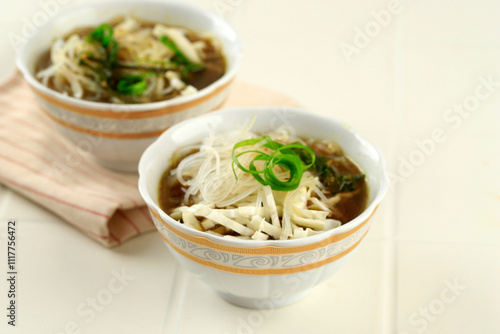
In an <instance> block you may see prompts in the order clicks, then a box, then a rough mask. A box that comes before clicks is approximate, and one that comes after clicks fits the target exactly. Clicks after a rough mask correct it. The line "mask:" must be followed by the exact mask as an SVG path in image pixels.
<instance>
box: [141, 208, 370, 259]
mask: <svg viewBox="0 0 500 334" xmlns="http://www.w3.org/2000/svg"><path fill="white" fill-rule="evenodd" d="M377 208H378V206H376V207H375V209H374V210H373V212H372V214H371V215H370V216H369V217H368V218H367V219H366V220H365V221H363V222H362V223H361V224H359V225H358V226H356V227H355V228H353V229H351V230H349V231H346V232H343V233H339V234H334V235H332V236H330V237H328V238H326V239H323V240H321V241H318V242H316V243H312V244H308V245H302V246H292V247H277V246H263V247H249V248H246V247H235V246H228V245H223V244H220V243H217V242H214V241H212V240H210V239H208V238H205V237H198V236H194V235H190V234H187V233H184V232H182V231H180V230H178V229H176V228H174V227H172V226H170V225H169V224H168V223H166V222H165V221H163V219H161V217H160V214H159V213H158V212H156V211H154V210H152V209H151V208H149V211H150V212H151V214H152V215H153V216H154V217H155V218H156V219H157V220H158V221H159V222H161V223H162V225H163V226H165V228H167V229H168V230H169V231H171V232H172V233H174V234H176V235H177V236H178V237H180V238H182V239H184V240H187V241H189V242H192V243H194V244H196V245H199V246H203V247H207V248H211V249H214V250H218V251H223V252H227V253H236V254H245V255H287V254H295V253H303V252H307V251H311V250H314V249H318V248H322V247H325V246H328V245H329V244H332V243H334V242H338V241H340V240H342V239H345V238H347V237H349V236H351V235H353V234H354V233H356V232H357V231H358V230H360V229H361V228H363V226H365V225H366V224H367V223H368V221H369V220H370V219H371V217H372V216H373V214H374V213H375V211H377ZM160 234H161V232H160ZM162 236H163V234H162Z"/></svg>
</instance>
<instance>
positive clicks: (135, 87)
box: [116, 72, 154, 95]
mask: <svg viewBox="0 0 500 334" xmlns="http://www.w3.org/2000/svg"><path fill="white" fill-rule="evenodd" d="M152 75H154V73H151V72H147V73H144V74H125V75H122V76H121V77H120V80H119V81H118V84H117V85H116V91H117V92H118V93H120V94H123V95H141V94H142V93H144V91H145V90H146V88H147V87H148V85H147V82H146V78H147V77H150V76H152Z"/></svg>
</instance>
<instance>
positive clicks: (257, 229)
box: [172, 124, 340, 240]
mask: <svg viewBox="0 0 500 334" xmlns="http://www.w3.org/2000/svg"><path fill="white" fill-rule="evenodd" d="M250 126H251V124H250ZM275 134H276V136H279V137H280V138H281V140H282V141H283V142H293V141H296V140H297V138H290V137H289V135H288V134H287V132H286V131H285V130H283V129H279V130H278V131H276V132H273V133H271V134H270V137H271V138H273V139H274V135H275ZM258 137H259V136H257V135H256V134H254V133H251V132H250V131H249V127H248V126H247V127H245V128H243V129H236V130H233V131H229V132H226V133H224V134H215V133H214V132H213V131H212V132H211V133H210V135H209V136H208V137H207V138H205V139H204V140H203V142H202V143H201V144H199V145H195V146H194V147H195V148H197V149H198V152H196V153H194V154H191V155H188V156H187V157H185V158H184V159H182V160H181V161H180V163H179V164H178V166H177V168H176V169H174V170H173V171H172V175H175V177H177V179H178V180H179V182H180V183H181V184H182V185H183V186H185V187H186V196H185V203H188V202H194V203H197V204H194V205H191V206H181V207H179V208H176V209H175V210H174V214H175V212H191V213H192V214H194V217H193V216H191V215H188V216H187V217H188V218H187V219H188V220H189V222H188V223H187V224H186V225H188V226H192V225H194V226H198V225H197V224H196V222H201V223H199V225H200V226H201V228H202V229H203V230H205V231H207V230H211V229H212V228H214V227H217V226H218V225H222V226H225V227H226V228H228V229H230V230H232V231H234V232H236V233H237V234H239V235H240V236H242V237H243V238H250V239H253V240H267V239H269V238H273V239H281V240H286V239H292V238H304V237H307V236H309V235H313V234H315V233H321V232H323V231H327V230H330V229H332V228H335V227H338V226H340V222H338V221H336V220H333V219H329V218H328V215H329V214H330V213H331V210H330V208H329V204H328V200H327V199H326V197H325V195H324V194H323V192H322V191H321V188H322V185H321V183H320V182H319V180H318V178H317V177H315V176H313V174H312V173H311V172H309V171H305V172H304V174H303V175H302V179H301V181H300V184H299V186H298V187H297V188H296V189H295V190H292V191H286V192H285V191H274V190H272V189H271V187H270V186H268V185H266V186H265V185H262V184H260V183H259V182H258V181H257V180H256V179H255V178H254V177H253V176H252V175H250V174H248V173H245V172H243V171H242V170H240V169H239V168H238V167H234V168H235V169H234V172H235V173H236V176H237V179H236V178H235V176H234V173H233V161H232V156H231V152H232V149H233V146H234V144H235V143H237V142H239V141H241V140H245V139H249V138H258ZM194 147H193V146H191V147H190V149H193V148H194ZM252 149H257V147H252V146H248V147H243V148H241V151H240V150H239V149H238V150H237V152H236V154H238V153H239V152H243V151H246V150H252ZM185 152H188V151H187V150H186V151H185ZM254 156H255V154H254V155H252V154H251V153H248V154H244V155H242V156H240V157H239V160H240V162H241V163H242V164H243V165H244V166H245V165H248V163H250V161H251V160H252V159H253V157H254ZM277 168H278V167H277ZM276 172H277V174H279V172H280V171H279V170H278V169H277V170H276ZM193 218H194V219H196V222H195V221H194V219H193ZM231 238H234V236H231Z"/></svg>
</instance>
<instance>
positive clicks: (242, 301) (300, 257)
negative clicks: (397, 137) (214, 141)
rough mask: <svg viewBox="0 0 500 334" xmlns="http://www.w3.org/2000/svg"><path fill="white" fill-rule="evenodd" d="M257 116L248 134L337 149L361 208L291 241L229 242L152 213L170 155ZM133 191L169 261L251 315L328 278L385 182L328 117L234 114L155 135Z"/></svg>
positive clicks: (366, 146) (258, 111) (374, 154)
mask: <svg viewBox="0 0 500 334" xmlns="http://www.w3.org/2000/svg"><path fill="white" fill-rule="evenodd" d="M253 115H257V120H256V122H255V124H254V125H253V128H252V130H253V131H255V132H265V131H269V130H270V129H273V128H275V127H277V126H279V125H281V124H285V125H286V126H288V127H290V128H292V129H294V131H295V133H296V134H297V135H299V136H302V137H311V138H316V139H331V140H334V141H336V142H337V143H339V144H340V146H341V147H342V148H343V149H344V152H345V153H346V154H347V155H348V156H349V157H350V158H352V159H353V160H354V161H355V162H356V163H357V164H358V165H359V166H360V167H361V170H362V171H363V172H364V173H365V174H366V181H367V182H368V189H369V200H368V205H367V208H366V209H365V210H364V212H363V213H362V214H361V215H359V216H358V217H357V218H355V219H354V220H352V221H350V222H348V223H346V224H344V225H342V226H340V227H338V228H336V229H333V230H330V231H327V232H324V233H321V234H318V235H315V236H310V237H307V238H303V239H295V240H265V241H256V240H234V239H226V238H223V237H218V236H214V235H210V234H207V233H204V232H200V231H198V230H195V229H192V228H189V227H187V226H185V225H183V224H180V223H178V222H177V221H176V220H174V219H172V218H171V217H170V216H168V215H167V214H166V213H165V212H163V211H162V210H161V209H160V207H159V206H158V200H157V198H158V185H159V182H160V178H161V176H162V174H163V173H164V171H165V170H166V169H167V168H168V166H169V161H170V157H171V156H172V153H173V152H174V151H176V150H177V149H178V148H180V147H183V146H185V145H188V144H192V143H196V142H200V141H201V140H202V139H203V138H204V137H205V136H207V135H208V134H209V129H213V130H214V131H216V132H223V131H228V130H230V129H233V128H235V127H236V126H238V125H243V124H245V123H246V122H248V120H249V119H251V118H252V116H253ZM139 175H140V177H139V190H140V192H141V194H142V197H143V198H144V200H145V201H146V204H147V205H148V207H149V209H150V212H151V214H152V217H153V220H154V223H155V226H156V228H157V229H158V231H159V232H160V234H161V236H162V237H163V239H164V240H165V242H166V244H167V246H168V248H169V249H170V250H171V252H172V254H173V255H174V256H175V258H176V259H177V260H178V261H179V262H180V263H182V264H183V265H184V266H185V267H186V268H187V269H188V270H190V271H191V272H193V273H194V274H195V275H196V276H198V277H199V278H200V279H201V280H202V281H203V282H205V283H207V284H208V285H210V286H211V287H212V288H214V289H215V290H216V291H217V293H218V294H219V295H220V296H221V297H223V298H224V299H226V300H227V301H229V302H231V303H233V304H236V305H240V306H244V307H251V308H272V307H280V306H283V305H287V304H290V303H293V302H294V301H296V300H299V299H300V298H302V297H303V296H305V295H306V294H307V293H308V291H309V290H310V289H311V288H312V287H314V286H315V285H317V284H318V283H320V282H322V281H324V280H326V279H327V278H329V277H330V276H331V275H332V274H333V273H334V272H336V271H337V270H338V269H339V268H340V267H341V266H342V264H343V263H344V262H345V261H346V260H347V259H348V257H349V256H351V254H352V253H351V252H352V251H353V250H354V249H355V248H356V247H357V246H358V245H359V243H360V242H361V240H362V239H363V237H364V236H365V235H366V233H367V232H368V229H369V227H370V218H371V217H372V215H373V213H374V212H375V210H376V209H377V207H378V205H379V204H380V202H381V201H382V198H383V197H384V196H385V194H386V192H387V189H388V184H389V179H388V176H387V173H386V171H385V160H384V158H383V156H382V154H381V153H380V151H379V150H378V149H376V148H375V147H374V146H372V145H371V144H370V143H368V142H367V141H366V140H364V139H363V138H362V137H360V136H359V135H358V134H356V133H354V132H353V131H352V130H351V129H350V128H348V127H346V126H345V124H344V123H341V122H339V121H337V120H335V119H333V118H331V117H325V116H320V115H317V114H313V113H310V112H307V111H301V110H297V109H290V108H279V107H268V108H235V109H226V110H221V111H216V112H214V113H211V114H208V115H204V116H200V117H196V118H194V119H190V120H187V121H184V122H181V123H179V124H177V125H175V126H173V127H171V128H170V129H168V130H167V131H166V132H165V133H163V134H162V135H161V136H160V138H158V140H157V141H156V142H154V143H153V144H152V145H151V146H150V147H149V148H148V149H146V151H145V152H144V154H143V156H142V158H141V160H140V163H139Z"/></svg>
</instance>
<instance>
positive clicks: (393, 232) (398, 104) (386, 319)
mask: <svg viewBox="0 0 500 334" xmlns="http://www.w3.org/2000/svg"><path fill="white" fill-rule="evenodd" d="M401 19H403V18H402V17H400V18H399V20H397V21H396V22H395V41H394V53H393V56H394V59H393V61H394V65H393V69H394V72H393V73H394V79H393V92H394V95H393V96H394V100H393V108H394V117H395V125H396V126H395V131H394V134H393V139H394V146H393V148H392V154H393V159H394V160H393V162H392V164H391V165H390V166H391V168H393V170H392V171H393V172H394V173H397V171H398V168H397V167H398V155H399V153H400V150H401V147H400V144H399V143H400V141H399V138H401V135H402V128H401V125H402V118H403V115H402V113H403V107H404V103H403V100H402V99H403V91H402V83H403V77H402V69H403V65H402V60H403V56H404V50H403V49H402V48H400V47H399V46H400V45H401V42H402V41H403V39H402V25H401ZM391 182H395V180H391ZM391 189H392V190H391ZM391 192H392V196H389V197H392V198H391V202H390V205H392V208H393V210H392V214H390V215H389V216H390V224H388V225H387V231H386V233H387V239H386V240H384V248H383V252H384V263H385V265H384V271H383V272H384V274H383V275H384V280H383V282H384V283H383V284H384V287H383V291H384V294H385V298H384V307H383V315H382V316H383V323H382V333H384V334H393V333H397V328H398V270H397V268H398V265H397V263H398V251H399V241H398V239H397V236H398V234H399V233H398V219H399V210H398V208H399V196H398V195H399V193H400V184H397V183H396V184H394V185H391V186H390V187H389V195H390V194H391ZM384 239H385V238H384Z"/></svg>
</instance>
